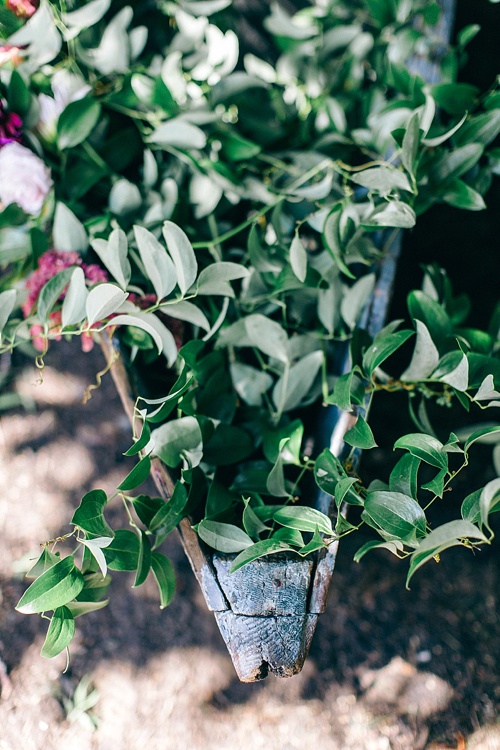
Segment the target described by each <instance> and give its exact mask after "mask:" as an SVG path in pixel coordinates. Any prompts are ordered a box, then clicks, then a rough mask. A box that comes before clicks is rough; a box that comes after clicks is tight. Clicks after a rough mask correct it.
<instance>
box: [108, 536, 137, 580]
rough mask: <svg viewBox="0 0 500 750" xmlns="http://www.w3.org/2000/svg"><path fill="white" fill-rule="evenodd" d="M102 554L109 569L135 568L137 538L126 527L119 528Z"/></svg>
mask: <svg viewBox="0 0 500 750" xmlns="http://www.w3.org/2000/svg"><path fill="white" fill-rule="evenodd" d="M104 556H105V558H106V560H107V562H108V568H110V570H137V567H138V565H139V539H138V537H137V534H134V532H133V531H129V530H128V529H119V530H118V531H117V532H116V533H115V536H114V538H113V541H112V542H111V544H110V545H109V546H108V547H106V550H105V552H104Z"/></svg>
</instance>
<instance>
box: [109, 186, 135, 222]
mask: <svg viewBox="0 0 500 750" xmlns="http://www.w3.org/2000/svg"><path fill="white" fill-rule="evenodd" d="M141 205H142V195H141V191H140V190H139V188H138V187H137V185H136V184H135V183H133V182H129V181H128V180H126V179H125V178H122V179H120V180H117V181H116V182H115V183H114V185H113V187H112V188H111V191H110V193H109V198H108V206H109V210H110V211H111V213H112V214H115V216H130V215H131V214H134V213H135V212H137V211H138V209H139V208H140V207H141Z"/></svg>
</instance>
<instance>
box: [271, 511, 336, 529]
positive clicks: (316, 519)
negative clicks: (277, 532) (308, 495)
mask: <svg viewBox="0 0 500 750" xmlns="http://www.w3.org/2000/svg"><path fill="white" fill-rule="evenodd" d="M273 520H274V521H276V523H280V524H281V525H282V526H287V527H288V528H290V529H298V530H299V531H312V532H314V531H316V528H318V529H319V530H320V531H321V532H322V533H323V534H328V535H329V536H332V535H333V528H332V522H331V520H330V519H329V518H328V516H326V515H325V514H324V513H321V511H319V510H316V509H315V508H308V507H306V506H304V505H293V506H286V507H284V508H283V509H282V510H278V511H277V512H276V513H275V514H274V516H273Z"/></svg>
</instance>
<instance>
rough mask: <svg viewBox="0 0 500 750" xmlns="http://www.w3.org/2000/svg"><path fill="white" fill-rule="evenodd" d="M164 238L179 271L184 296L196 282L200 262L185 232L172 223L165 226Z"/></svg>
mask: <svg viewBox="0 0 500 750" xmlns="http://www.w3.org/2000/svg"><path fill="white" fill-rule="evenodd" d="M163 236H164V237H165V242H166V243H167V248H168V251H169V253H170V255H171V257H172V260H173V261H174V265H175V269H176V271H177V283H178V284H179V289H180V290H181V292H182V294H183V295H184V294H185V293H186V292H187V290H188V289H189V288H190V286H191V285H192V284H194V282H195V280H196V274H197V273H198V262H197V260H196V255H195V253H194V250H193V246H192V245H191V243H190V241H189V239H188V238H187V236H186V234H185V232H183V231H182V229H181V228H180V227H178V226H177V224H174V223H173V222H172V221H166V222H165V223H164V224H163Z"/></svg>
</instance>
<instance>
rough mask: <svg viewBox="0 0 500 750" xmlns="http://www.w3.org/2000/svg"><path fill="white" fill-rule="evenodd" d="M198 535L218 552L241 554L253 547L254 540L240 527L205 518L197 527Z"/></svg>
mask: <svg viewBox="0 0 500 750" xmlns="http://www.w3.org/2000/svg"><path fill="white" fill-rule="evenodd" d="M197 532H198V535H199V537H200V538H201V539H203V541H204V542H205V543H206V544H208V546H209V547H212V548H213V549H215V550H217V551H218V552H226V553H232V552H241V550H243V549H246V548H247V547H251V546H252V544H253V541H252V539H251V538H250V537H249V536H248V534H246V533H245V532H244V531H243V530H242V529H240V528H239V527H238V526H233V524H230V523H220V522H218V521H210V520H209V519H206V518H204V519H203V521H200V523H199V524H198V527H197Z"/></svg>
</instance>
